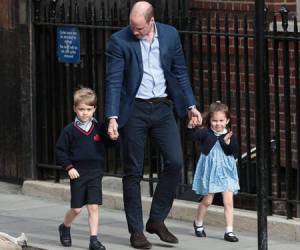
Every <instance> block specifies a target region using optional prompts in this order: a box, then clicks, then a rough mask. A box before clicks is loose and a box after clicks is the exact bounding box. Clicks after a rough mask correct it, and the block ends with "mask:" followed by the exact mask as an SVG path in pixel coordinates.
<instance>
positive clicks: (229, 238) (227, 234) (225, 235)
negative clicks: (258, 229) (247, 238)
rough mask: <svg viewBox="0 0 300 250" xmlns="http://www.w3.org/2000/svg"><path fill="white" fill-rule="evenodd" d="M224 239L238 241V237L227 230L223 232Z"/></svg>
mask: <svg viewBox="0 0 300 250" xmlns="http://www.w3.org/2000/svg"><path fill="white" fill-rule="evenodd" d="M224 240H226V241H229V242H238V241H239V238H238V237H236V235H235V234H234V233H233V232H229V233H225V234H224Z"/></svg>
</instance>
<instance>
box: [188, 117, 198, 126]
mask: <svg viewBox="0 0 300 250" xmlns="http://www.w3.org/2000/svg"><path fill="white" fill-rule="evenodd" d="M198 124H199V123H198V119H197V117H192V118H191V119H190V120H189V123H188V125H187V127H188V128H195V127H197V126H198Z"/></svg>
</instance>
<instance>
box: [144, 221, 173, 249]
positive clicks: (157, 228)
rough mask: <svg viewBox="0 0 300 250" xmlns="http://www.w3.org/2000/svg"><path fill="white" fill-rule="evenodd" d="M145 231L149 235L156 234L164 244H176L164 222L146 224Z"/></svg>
mask: <svg viewBox="0 0 300 250" xmlns="http://www.w3.org/2000/svg"><path fill="white" fill-rule="evenodd" d="M146 231H147V232H148V233H150V234H157V235H158V237H159V238H160V239H161V240H162V241H165V242H168V243H173V244H176V243H178V239H177V237H176V236H175V235H173V234H172V233H171V232H170V231H169V230H168V228H167V227H166V225H165V223H164V222H149V221H148V222H147V224H146Z"/></svg>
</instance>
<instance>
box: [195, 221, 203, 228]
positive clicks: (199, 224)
mask: <svg viewBox="0 0 300 250" xmlns="http://www.w3.org/2000/svg"><path fill="white" fill-rule="evenodd" d="M195 224H196V226H197V227H202V226H203V221H201V220H195Z"/></svg>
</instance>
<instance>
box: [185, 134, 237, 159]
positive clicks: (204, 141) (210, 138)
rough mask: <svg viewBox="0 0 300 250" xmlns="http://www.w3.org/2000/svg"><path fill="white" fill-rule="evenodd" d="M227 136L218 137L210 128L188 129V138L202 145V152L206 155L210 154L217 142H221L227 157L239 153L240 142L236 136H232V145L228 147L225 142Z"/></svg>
mask: <svg viewBox="0 0 300 250" xmlns="http://www.w3.org/2000/svg"><path fill="white" fill-rule="evenodd" d="M225 135H226V134H223V135H220V136H216V135H215V134H214V132H213V131H212V130H211V129H208V128H195V129H189V128H188V129H187V137H188V138H189V139H191V140H193V141H198V142H199V143H200V151H201V153H203V154H205V155H208V154H209V152H210V150H211V149H212V148H213V146H214V145H215V143H216V142H217V140H219V142H220V145H221V147H222V149H223V151H224V153H225V154H226V155H234V154H236V153H237V152H238V142H237V138H236V136H235V135H232V137H231V139H230V143H229V144H228V145H227V144H226V143H225V142H224V137H225Z"/></svg>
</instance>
